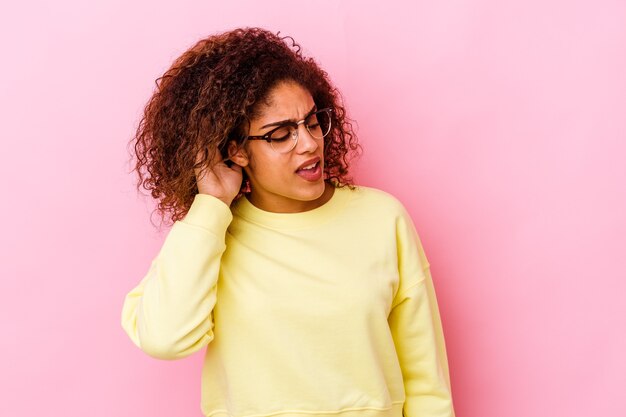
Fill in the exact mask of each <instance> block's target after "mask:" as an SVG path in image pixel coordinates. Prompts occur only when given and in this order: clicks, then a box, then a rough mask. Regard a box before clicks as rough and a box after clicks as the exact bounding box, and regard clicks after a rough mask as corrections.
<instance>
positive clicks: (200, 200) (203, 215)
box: [182, 193, 233, 232]
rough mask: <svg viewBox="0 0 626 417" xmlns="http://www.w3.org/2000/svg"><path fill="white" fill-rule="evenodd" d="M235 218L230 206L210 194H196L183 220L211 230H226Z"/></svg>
mask: <svg viewBox="0 0 626 417" xmlns="http://www.w3.org/2000/svg"><path fill="white" fill-rule="evenodd" d="M232 220H233V213H232V212H231V211H230V207H229V206H227V205H226V203H224V202H223V201H222V200H220V199H219V198H217V197H214V196H212V195H209V194H200V193H198V194H196V195H195V197H194V199H193V202H192V203H191V207H190V208H189V211H188V212H187V214H186V215H185V217H184V218H183V220H182V222H183V223H187V224H190V225H194V226H198V227H202V228H204V229H207V230H209V231H211V232H215V231H225V230H226V229H227V228H228V225H229V224H230V222H231V221H232Z"/></svg>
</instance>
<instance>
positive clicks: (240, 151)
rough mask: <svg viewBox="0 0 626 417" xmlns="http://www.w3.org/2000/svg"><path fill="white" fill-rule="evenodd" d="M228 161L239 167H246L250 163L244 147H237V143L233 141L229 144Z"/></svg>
mask: <svg viewBox="0 0 626 417" xmlns="http://www.w3.org/2000/svg"><path fill="white" fill-rule="evenodd" d="M228 159H230V160H231V161H233V162H234V163H236V164H237V165H239V166H240V167H245V166H246V165H248V163H249V162H250V161H249V159H248V153H247V152H246V150H245V149H244V147H243V146H240V147H237V142H235V141H234V140H231V141H230V142H228Z"/></svg>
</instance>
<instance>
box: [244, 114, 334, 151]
mask: <svg viewBox="0 0 626 417" xmlns="http://www.w3.org/2000/svg"><path fill="white" fill-rule="evenodd" d="M332 111H333V109H332V108H330V107H329V108H326V109H321V110H318V111H316V112H314V113H311V114H309V115H308V116H307V117H305V118H304V119H302V120H300V121H299V122H286V123H284V124H282V125H280V126H278V127H276V128H275V129H272V130H270V131H269V132H267V133H266V134H264V135H261V136H248V137H247V138H246V139H248V140H264V141H267V142H269V144H270V146H271V147H272V149H273V150H274V151H276V152H278V153H287V152H290V151H291V150H292V149H293V148H295V147H296V144H297V143H298V136H299V135H298V127H299V126H300V125H301V124H304V126H305V127H306V130H307V131H308V132H309V134H310V135H311V136H313V137H314V138H315V139H322V138H323V137H324V136H326V135H328V133H329V132H330V126H331V112H332Z"/></svg>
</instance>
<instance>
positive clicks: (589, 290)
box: [0, 0, 626, 417]
mask: <svg viewBox="0 0 626 417" xmlns="http://www.w3.org/2000/svg"><path fill="white" fill-rule="evenodd" d="M38 3H39V4H33V3H32V2H29V3H27V4H25V3H18V2H12V3H11V4H10V5H6V6H4V7H3V8H2V9H3V10H2V13H0V35H1V36H0V47H1V49H0V50H1V51H2V65H1V66H0V80H1V81H0V88H1V90H0V101H1V102H0V111H1V112H0V114H1V116H0V117H1V119H2V124H1V131H0V138H1V143H2V151H1V152H0V158H1V161H0V174H1V178H2V180H3V182H2V184H3V185H2V194H3V198H2V204H1V207H0V214H1V217H2V219H3V233H2V235H1V238H0V245H1V247H0V250H1V253H2V264H1V265H2V271H1V273H0V276H1V281H0V282H1V284H0V285H1V287H0V294H1V295H0V297H2V299H1V300H0V301H1V302H0V309H1V311H0V324H1V326H2V343H1V344H0V358H1V359H0V360H1V361H2V363H1V369H2V372H0V385H1V388H2V393H3V395H2V396H3V399H2V400H1V401H0V415H3V416H64V417H74V416H76V417H78V416H80V417H84V416H94V417H100V416H102V417H105V416H106V417H113V416H115V417H118V416H119V417H123V416H151V417H159V416H168V417H171V416H200V370H201V365H202V353H196V354H195V355H193V356H191V357H189V358H187V359H185V360H182V361H173V362H167V361H159V360H156V359H153V358H150V357H148V356H147V355H145V354H144V353H142V352H141V351H140V350H138V349H137V348H135V347H134V345H132V343H131V342H130V340H129V339H128V338H127V337H126V335H125V333H124V332H123V330H122V328H121V325H120V313H121V308H122V302H123V298H124V295H125V294H126V292H128V291H129V290H130V289H131V288H132V287H133V286H134V285H135V284H136V283H138V281H139V280H140V279H141V278H142V277H143V275H144V273H145V272H146V271H147V267H148V266H149V262H150V260H151V259H152V257H153V256H155V254H156V253H157V251H158V249H159V248H160V245H161V244H162V241H163V238H164V236H165V232H166V231H167V230H164V231H162V232H161V233H157V231H156V230H155V228H154V227H153V226H152V225H151V223H150V219H149V215H150V210H151V208H152V202H151V201H150V200H149V199H148V198H141V197H138V196H137V195H136V193H135V191H134V188H133V185H134V181H135V178H134V177H133V176H131V175H130V174H129V173H128V171H129V169H130V167H129V165H128V157H129V154H128V151H127V148H126V145H127V143H128V141H129V139H130V137H131V135H132V133H133V131H134V129H135V127H136V124H137V122H138V120H139V117H140V114H141V111H142V108H143V105H144V104H145V102H146V101H147V99H148V98H149V96H150V94H151V92H152V91H153V88H154V80H155V79H156V78H157V77H158V76H160V75H161V74H162V73H163V71H165V70H166V69H167V67H168V66H169V65H170V64H171V62H172V60H173V59H174V58H175V57H177V56H178V55H179V54H180V53H182V52H183V51H184V50H185V49H186V48H188V47H189V46H191V44H192V43H194V42H195V41H196V40H198V39H199V38H200V37H203V36H206V35H209V34H212V33H215V32H218V31H222V30H227V29H232V28H234V27H236V26H245V25H250V26H263V27H266V28H268V29H271V30H273V31H278V30H280V31H281V33H283V34H288V35H292V36H293V37H294V38H295V39H296V40H297V41H298V42H300V43H301V44H302V46H303V47H304V51H305V53H307V54H310V55H312V56H314V57H315V58H316V59H317V60H318V62H319V63H320V64H321V65H322V66H323V67H324V68H325V69H326V70H327V71H328V72H329V74H330V76H331V78H332V79H333V80H334V82H335V83H336V85H337V86H338V87H339V89H340V90H341V91H342V93H343V95H344V97H345V103H346V105H347V107H348V110H349V111H350V112H351V114H352V116H353V117H354V118H355V119H356V120H357V121H358V127H359V130H358V132H359V135H360V139H361V142H362V144H363V146H364V148H365V154H364V155H363V157H362V159H361V161H360V163H359V164H358V166H357V167H356V168H357V170H356V174H357V175H356V178H357V180H358V181H359V182H360V183H362V184H365V185H370V186H374V187H379V188H382V189H384V190H386V191H388V192H391V193H392V194H394V195H396V196H397V197H398V198H399V199H400V200H401V201H403V202H404V203H405V205H406V206H407V208H408V209H409V211H410V213H411V214H412V216H413V218H414V220H415V223H416V226H417V228H418V232H419V234H420V236H421V238H422V241H423V243H424V246H425V249H426V252H427V255H428V257H429V260H430V263H431V264H432V273H433V278H434V279H435V285H436V289H437V293H438V299H439V304H440V309H441V314H442V320H443V323H444V330H445V334H446V339H447V344H448V352H449V362H450V372H451V378H452V384H453V394H454V400H455V405H456V410H457V415H458V416H459V417H461V416H468V417H469V416H472V417H501V416H507V417H529V416H568V417H583V416H584V417H588V416H603V417H607V416H624V415H626V406H625V405H624V402H623V400H619V401H618V398H623V391H624V388H625V387H626V376H625V375H626V359H625V358H624V356H625V352H626V326H625V324H626V323H625V319H624V318H625V317H626V303H625V302H624V296H625V295H624V294H625V291H626V273H625V271H626V256H625V255H624V250H625V249H626V238H625V235H626V215H625V213H626V187H625V184H626V181H625V180H626V164H625V163H624V156H625V155H626V140H625V139H626V118H625V115H626V76H625V74H626V23H625V22H626V3H624V2H623V1H620V0H615V1H608V0H603V1H593V2H592V1H586V2H583V1H545V0H542V1H538V0H532V1H521V0H520V1H516V2H511V1H502V0H491V1H489V0H482V1H481V0H474V1H460V0H456V1H439V2H437V1H434V2H433V1H431V2H408V1H406V2H393V1H384V2H371V4H367V3H364V2H362V1H344V2H336V1H317V2H315V3H298V2H276V1H272V2H270V1H263V2H252V1H250V2H229V3H228V4H227V5H217V4H212V3H213V2H211V4H210V3H209V2H200V1H180V2H177V3H174V2H164V1H135V2H127V1H121V0H116V1H110V0H109V1H106V2H105V1H100V2H97V3H94V2H84V1H77V0H73V1H70V0H62V1H56V2H38ZM175 4H176V5H175ZM313 4H315V6H313ZM381 4H382V5H381ZM174 5H175V6H174ZM153 219H154V221H155V222H156V221H157V220H158V219H157V217H156V216H155V217H153ZM412 417H419V416H412Z"/></svg>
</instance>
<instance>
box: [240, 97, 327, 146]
mask: <svg viewBox="0 0 626 417" xmlns="http://www.w3.org/2000/svg"><path fill="white" fill-rule="evenodd" d="M322 111H327V112H328V113H329V115H328V117H329V122H328V123H329V127H332V117H331V115H330V113H332V112H333V111H334V109H333V108H332V107H326V108H323V109H319V110H316V111H314V112H311V113H310V114H308V115H307V116H306V117H305V118H304V119H302V120H299V121H297V122H291V121H288V122H285V123H283V124H281V125H280V126H276V127H275V128H274V129H272V130H270V131H269V132H267V133H266V134H264V135H252V136H246V137H245V138H244V141H246V140H264V141H266V142H267V143H269V144H270V145H271V144H272V143H271V142H272V141H273V140H274V139H272V138H270V136H271V135H272V133H274V132H275V131H277V130H278V129H281V128H283V127H285V126H293V127H295V131H294V132H296V138H295V140H294V145H293V146H292V147H291V149H289V150H288V151H285V152H284V153H287V152H291V151H292V150H293V148H295V147H296V144H297V143H298V139H300V133H299V132H298V127H300V125H301V124H302V123H304V122H305V120H306V119H308V118H309V117H311V116H313V115H314V114H316V113H319V112H322ZM304 127H305V128H306V131H307V132H309V134H310V135H311V137H313V138H315V139H323V138H325V137H326V136H328V133H330V131H331V130H332V128H329V129H328V133H326V134H325V135H323V136H322V137H321V138H317V137H315V136H313V135H312V134H311V131H310V130H309V128H308V126H307V125H304ZM292 135H293V134H292ZM272 150H274V151H276V150H275V149H274V148H273V147H272ZM276 152H278V151H276ZM279 153H280V152H279Z"/></svg>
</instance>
